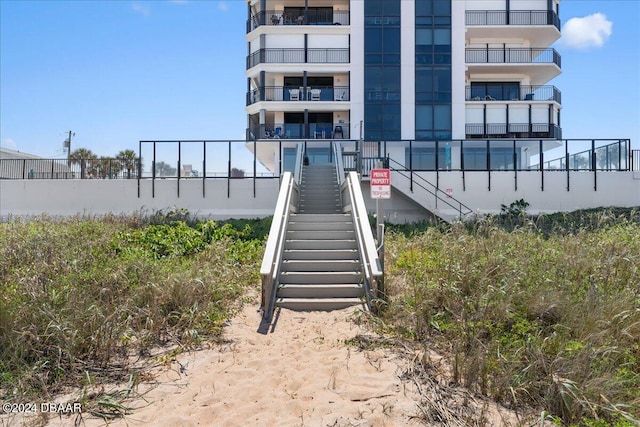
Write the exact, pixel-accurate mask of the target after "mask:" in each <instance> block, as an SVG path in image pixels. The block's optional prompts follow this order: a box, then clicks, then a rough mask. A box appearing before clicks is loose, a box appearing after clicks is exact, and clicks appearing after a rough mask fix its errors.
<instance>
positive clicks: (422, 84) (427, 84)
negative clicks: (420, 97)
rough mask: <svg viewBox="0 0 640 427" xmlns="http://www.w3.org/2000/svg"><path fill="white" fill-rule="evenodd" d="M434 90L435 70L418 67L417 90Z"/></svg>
mask: <svg viewBox="0 0 640 427" xmlns="http://www.w3.org/2000/svg"><path fill="white" fill-rule="evenodd" d="M432 90H433V70H432V69H431V68H426V69H425V68H418V69H417V70H416V92H431V91H432Z"/></svg>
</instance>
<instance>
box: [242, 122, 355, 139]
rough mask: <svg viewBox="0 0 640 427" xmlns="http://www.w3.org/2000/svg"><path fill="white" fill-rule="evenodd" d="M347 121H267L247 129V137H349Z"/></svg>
mask: <svg viewBox="0 0 640 427" xmlns="http://www.w3.org/2000/svg"><path fill="white" fill-rule="evenodd" d="M349 128H350V124H349V123H338V124H332V123H308V124H304V123H267V124H264V125H259V126H255V127H252V128H250V129H248V138H249V139H254V138H255V139H349Z"/></svg>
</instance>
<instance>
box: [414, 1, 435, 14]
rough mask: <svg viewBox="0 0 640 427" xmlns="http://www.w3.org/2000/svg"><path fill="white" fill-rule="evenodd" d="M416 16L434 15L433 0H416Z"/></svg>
mask: <svg viewBox="0 0 640 427" xmlns="http://www.w3.org/2000/svg"><path fill="white" fill-rule="evenodd" d="M415 4H416V16H425V15H428V16H430V15H433V4H432V1H431V0H416V3H415Z"/></svg>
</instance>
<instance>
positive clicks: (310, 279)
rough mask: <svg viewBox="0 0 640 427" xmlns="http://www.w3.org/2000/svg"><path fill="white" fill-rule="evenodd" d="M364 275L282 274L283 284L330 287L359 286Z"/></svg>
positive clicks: (339, 272)
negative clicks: (348, 284) (336, 285)
mask: <svg viewBox="0 0 640 427" xmlns="http://www.w3.org/2000/svg"><path fill="white" fill-rule="evenodd" d="M361 278H362V273H360V272H359V271H327V272H321V273H318V272H314V271H283V272H282V273H280V283H281V284H283V285H284V284H292V283H293V284H311V285H328V284H340V283H342V284H347V283H352V284H359V283H360V282H361Z"/></svg>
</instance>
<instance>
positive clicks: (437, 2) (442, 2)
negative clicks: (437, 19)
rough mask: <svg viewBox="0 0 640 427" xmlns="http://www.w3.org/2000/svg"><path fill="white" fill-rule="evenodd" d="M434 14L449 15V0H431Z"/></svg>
mask: <svg viewBox="0 0 640 427" xmlns="http://www.w3.org/2000/svg"><path fill="white" fill-rule="evenodd" d="M433 14H434V15H435V16H451V0H433Z"/></svg>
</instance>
